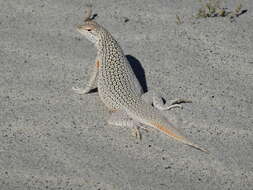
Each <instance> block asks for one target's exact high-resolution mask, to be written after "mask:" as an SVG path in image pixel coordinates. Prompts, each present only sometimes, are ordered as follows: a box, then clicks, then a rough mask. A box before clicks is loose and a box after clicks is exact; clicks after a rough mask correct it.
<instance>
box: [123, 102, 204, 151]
mask: <svg viewBox="0 0 253 190" xmlns="http://www.w3.org/2000/svg"><path fill="white" fill-rule="evenodd" d="M127 113H128V114H129V115H130V116H131V117H132V118H134V119H136V120H138V121H139V122H140V123H143V124H145V125H149V126H151V127H154V128H156V129H158V130H159V131H161V132H163V133H165V134H166V135H168V136H170V137H172V138H174V139H175V140H178V141H180V142H182V143H184V144H186V145H189V146H191V147H194V148H196V149H198V150H201V151H203V152H206V153H208V150H206V149H204V148H201V147H200V146H199V145H197V144H194V143H192V142H191V141H189V140H188V139H187V138H186V137H184V136H183V135H181V134H180V133H179V132H178V130H177V129H176V128H175V127H174V126H173V125H172V124H171V123H170V122H169V121H168V120H167V119H166V118H165V117H164V116H163V115H162V114H160V112H159V111H158V110H156V109H155V108H154V107H152V106H151V105H148V104H146V102H143V101H141V102H139V104H138V106H135V107H134V109H131V108H130V109H128V111H127Z"/></svg>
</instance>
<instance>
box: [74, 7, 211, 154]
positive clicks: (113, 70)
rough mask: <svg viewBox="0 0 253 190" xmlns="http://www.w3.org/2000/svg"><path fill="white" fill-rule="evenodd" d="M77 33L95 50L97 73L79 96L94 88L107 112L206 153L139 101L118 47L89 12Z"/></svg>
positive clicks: (136, 84)
mask: <svg viewBox="0 0 253 190" xmlns="http://www.w3.org/2000/svg"><path fill="white" fill-rule="evenodd" d="M77 30H78V31H79V32H80V33H81V34H83V35H84V36H85V37H86V38H87V39H89V40H90V41H91V42H93V43H94V44H95V46H96V48H97V59H96V67H95V68H96V69H97V70H96V71H94V74H93V77H91V78H92V79H91V80H90V81H89V85H88V86H87V87H86V90H84V91H83V93H88V91H89V90H91V87H92V86H95V85H96V84H97V87H98V93H99V96H100V98H101V100H102V101H103V102H104V104H105V105H106V106H107V107H108V108H109V109H110V110H114V111H124V112H125V113H126V114H127V115H128V116H129V117H130V118H131V119H133V120H134V121H136V122H139V123H142V124H145V125H148V126H151V127H154V128H156V129H158V130H160V131H161V132H163V133H165V134H166V135H168V136H171V137H173V138H174V139H176V140H178V141H181V142H182V143H185V144H187V145H190V146H192V147H194V148H197V149H199V150H201V151H204V152H207V150H205V149H203V148H201V147H199V146H198V145H196V144H194V143H192V142H190V141H189V140H187V139H186V138H185V137H184V136H182V135H181V134H180V133H179V132H178V131H177V129H176V128H175V127H174V126H173V125H172V124H171V123H170V122H169V121H168V120H167V118H165V117H164V116H163V115H162V114H160V112H159V111H158V110H157V109H156V108H155V107H153V106H151V105H150V104H148V103H146V102H145V101H144V100H143V99H142V97H141V96H142V93H143V92H142V90H140V89H141V87H140V84H139V82H138V80H137V78H136V76H135V75H134V73H133V71H132V69H131V67H130V65H129V63H128V60H127V59H126V57H125V55H124V53H123V51H122V49H121V47H120V46H119V44H118V43H117V41H116V40H115V39H114V38H113V37H112V35H111V34H110V33H109V32H108V31H107V30H106V29H105V28H103V27H102V26H101V25H99V24H98V23H97V22H95V21H94V20H93V19H91V10H89V12H88V15H87V16H86V18H85V22H84V24H83V25H80V26H78V27H77ZM95 75H96V76H95ZM95 78H96V80H95ZM77 92H78V90H77ZM79 92H80V94H81V91H79ZM119 119H120V118H119Z"/></svg>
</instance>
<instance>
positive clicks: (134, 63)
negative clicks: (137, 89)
mask: <svg viewBox="0 0 253 190" xmlns="http://www.w3.org/2000/svg"><path fill="white" fill-rule="evenodd" d="M126 58H127V60H128V62H129V64H130V66H131V68H132V69H133V72H134V74H135V76H136V78H137V79H138V81H139V83H140V85H141V87H142V89H143V92H144V93H145V92H147V91H148V87H147V81H146V75H145V71H144V69H143V67H142V65H141V63H140V61H139V60H138V59H137V58H136V57H134V56H132V55H126Z"/></svg>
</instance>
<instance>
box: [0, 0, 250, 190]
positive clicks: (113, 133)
mask: <svg viewBox="0 0 253 190" xmlns="http://www.w3.org/2000/svg"><path fill="white" fill-rule="evenodd" d="M234 2H235V1H229V3H227V6H228V7H233V6H234ZM241 2H242V4H243V7H244V8H246V9H248V12H247V13H246V14H244V15H241V16H240V17H239V18H237V19H236V22H232V23H231V22H230V20H229V19H228V18H209V19H199V20H196V19H191V18H190V17H191V16H192V15H194V14H196V12H197V9H198V7H199V5H198V1H195V0H180V1H177V0H170V1H169V0H160V1H153V0H138V1H137V0H121V1H116V0H100V1H88V2H86V1H83V0H73V1H67V0H64V1H63V0H52V1H50V0H41V1H38V0H37V1H35V0H23V1H20V0H10V1H7V0H0V15H1V17H0V55H1V57H0V76H1V77H0V84H1V86H0V98H1V101H0V131H1V132H0V189H1V190H14V189H15V190H16V189H20V190H24V189H73V190H76V189H82V190H83V189H87V190H93V189H94V190H98V189H100V190H102V189H106V190H107V189H108V190H114V189H131V190H139V189H143V190H147V189H148V190H150V189H152V190H158V189H159V190H160V189H161V190H165V189H166V190H167V189H234V190H239V189H243V190H246V189H251V190H252V189H253V133H252V127H253V118H252V115H253V111H252V108H253V13H252V10H253V1H251V0H245V1H243V0H242V1H241ZM87 3H91V4H92V5H93V7H94V10H95V12H96V13H97V14H98V16H97V18H96V19H97V21H98V22H99V23H101V24H102V25H103V26H105V27H106V28H108V30H110V31H111V33H112V34H113V35H114V36H115V38H116V39H117V40H118V41H119V42H120V44H121V46H122V48H123V49H124V51H125V54H126V55H128V58H129V60H130V61H131V62H132V63H133V64H134V65H139V66H140V65H141V66H142V67H143V68H144V70H145V76H146V81H147V86H148V88H149V89H153V90H156V91H158V92H161V93H162V94H163V95H164V96H165V97H166V98H167V99H175V98H178V97H181V98H188V99H191V100H192V101H193V103H192V104H186V105H184V109H174V110H171V111H166V112H165V113H164V114H165V115H166V116H167V117H168V118H170V119H171V120H172V121H173V122H174V123H175V124H177V126H178V127H179V128H181V131H183V132H184V134H185V135H186V136H187V137H189V138H190V139H192V140H193V141H194V142H196V143H198V144H200V145H202V146H203V147H204V148H207V149H208V150H209V151H210V152H211V153H210V154H205V153H202V152H200V151H198V150H195V149H193V148H190V147H188V146H186V145H183V144H181V143H178V142H176V141H174V140H172V139H171V138H168V137H166V136H165V135H163V134H161V133H160V132H158V131H155V130H153V129H150V130H149V132H145V131H142V134H143V140H142V141H138V140H137V139H135V138H134V137H133V136H132V134H131V129H129V128H123V127H115V126H110V125H108V124H107V123H106V120H107V118H108V117H109V116H110V113H109V112H108V110H107V109H106V107H105V106H104V105H103V103H102V102H101V101H100V99H99V97H98V95H97V93H93V94H89V95H84V96H80V95H76V94H74V93H73V92H72V90H71V87H72V86H78V85H80V86H85V83H86V81H87V79H88V74H89V72H88V68H89V67H90V65H91V64H92V63H94V59H95V56H96V50H95V48H94V47H93V46H92V44H91V43H90V42H88V41H87V40H86V39H85V38H84V37H82V36H81V35H80V34H79V33H78V32H77V31H76V30H75V27H74V26H75V25H76V24H81V23H82V18H83V15H84V14H83V12H84V8H85V6H86V4H87ZM176 15H179V16H180V18H182V20H183V21H184V23H183V24H180V25H178V24H176ZM139 76H144V74H143V73H139ZM143 85H144V86H145V84H143Z"/></svg>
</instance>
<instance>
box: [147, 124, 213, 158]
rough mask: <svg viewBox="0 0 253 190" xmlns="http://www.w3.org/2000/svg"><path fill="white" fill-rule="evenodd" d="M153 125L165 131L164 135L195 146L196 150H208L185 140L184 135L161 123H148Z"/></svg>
mask: <svg viewBox="0 0 253 190" xmlns="http://www.w3.org/2000/svg"><path fill="white" fill-rule="evenodd" d="M150 124H151V125H152V126H153V127H155V128H157V129H158V130H160V131H161V132H163V133H165V134H166V135H168V136H170V137H172V138H174V139H176V140H178V141H180V142H182V143H184V144H187V145H189V146H191V147H193V148H196V149H198V150H201V151H202V152H206V153H209V152H208V150H206V149H204V148H201V147H200V146H199V145H197V144H194V143H192V142H190V141H189V140H187V139H186V138H185V137H184V136H182V135H179V134H178V133H176V132H173V131H172V130H169V129H168V128H167V127H165V126H163V125H161V124H158V123H153V122H151V123H150Z"/></svg>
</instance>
